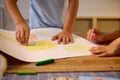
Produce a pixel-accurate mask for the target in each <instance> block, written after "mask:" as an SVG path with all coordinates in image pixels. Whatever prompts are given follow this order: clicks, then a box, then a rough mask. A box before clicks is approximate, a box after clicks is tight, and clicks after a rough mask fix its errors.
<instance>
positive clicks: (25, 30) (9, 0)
mask: <svg viewBox="0 0 120 80" xmlns="http://www.w3.org/2000/svg"><path fill="white" fill-rule="evenodd" d="M4 3H5V6H6V8H7V10H8V12H9V14H10V16H11V18H12V20H13V22H14V24H15V26H16V39H17V40H18V41H19V42H20V43H21V44H23V45H26V44H27V43H28V39H29V34H30V30H29V27H28V25H27V23H26V22H25V20H24V18H23V16H22V15H21V13H20V11H19V9H18V6H17V0H4Z"/></svg>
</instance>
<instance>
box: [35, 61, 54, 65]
mask: <svg viewBox="0 0 120 80" xmlns="http://www.w3.org/2000/svg"><path fill="white" fill-rule="evenodd" d="M54 62H55V60H54V59H47V60H43V61H39V62H36V64H35V65H36V66H40V65H45V64H50V63H54Z"/></svg>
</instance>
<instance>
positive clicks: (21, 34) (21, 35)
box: [16, 23, 30, 45]
mask: <svg viewBox="0 0 120 80" xmlns="http://www.w3.org/2000/svg"><path fill="white" fill-rule="evenodd" d="M29 35H30V29H29V27H28V25H27V24H25V23H23V24H18V25H16V40H17V41H18V42H20V43H21V44H23V45H27V44H28V40H29Z"/></svg>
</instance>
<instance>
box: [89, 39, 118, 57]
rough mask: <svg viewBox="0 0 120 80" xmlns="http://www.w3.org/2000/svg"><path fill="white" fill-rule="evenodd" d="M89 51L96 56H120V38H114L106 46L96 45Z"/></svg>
mask: <svg viewBox="0 0 120 80" xmlns="http://www.w3.org/2000/svg"><path fill="white" fill-rule="evenodd" d="M90 52H91V53H92V54H95V55H97V56H116V55H119V56H120V38H118V39H116V40H114V41H113V42H111V43H110V44H109V45H108V46H104V45H98V46H96V47H92V48H91V49H90Z"/></svg>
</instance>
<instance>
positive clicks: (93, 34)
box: [87, 28, 105, 43]
mask: <svg viewBox="0 0 120 80" xmlns="http://www.w3.org/2000/svg"><path fill="white" fill-rule="evenodd" d="M104 36H105V35H104V34H103V33H102V32H101V31H99V30H97V29H96V28H92V29H89V31H88V32H87V39H88V40H90V41H92V42H95V43H99V42H102V41H103V40H104Z"/></svg>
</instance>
